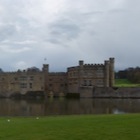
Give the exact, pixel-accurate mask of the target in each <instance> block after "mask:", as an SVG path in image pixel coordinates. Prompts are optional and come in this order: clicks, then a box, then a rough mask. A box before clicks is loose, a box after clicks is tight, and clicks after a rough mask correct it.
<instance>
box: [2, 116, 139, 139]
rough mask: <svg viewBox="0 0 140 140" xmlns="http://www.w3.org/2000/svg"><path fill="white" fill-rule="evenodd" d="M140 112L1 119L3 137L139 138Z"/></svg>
mask: <svg viewBox="0 0 140 140" xmlns="http://www.w3.org/2000/svg"><path fill="white" fill-rule="evenodd" d="M139 132H140V114H133V115H129V114H127V115H85V116H84V115H81V116H60V117H41V118H39V119H36V118H34V117H31V118H10V121H8V118H0V139H2V140H139V139H140V133H139Z"/></svg>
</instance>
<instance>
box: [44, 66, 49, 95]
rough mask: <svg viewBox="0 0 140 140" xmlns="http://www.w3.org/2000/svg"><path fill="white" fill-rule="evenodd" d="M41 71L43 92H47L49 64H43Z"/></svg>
mask: <svg viewBox="0 0 140 140" xmlns="http://www.w3.org/2000/svg"><path fill="white" fill-rule="evenodd" d="M42 71H43V73H44V92H45V94H47V90H48V77H49V65H48V64H43V68H42Z"/></svg>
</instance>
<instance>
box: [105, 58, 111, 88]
mask: <svg viewBox="0 0 140 140" xmlns="http://www.w3.org/2000/svg"><path fill="white" fill-rule="evenodd" d="M104 65H105V81H104V86H105V87H109V85H110V82H109V81H110V75H109V73H110V71H109V69H110V62H109V61H107V60H106V61H105V62H104Z"/></svg>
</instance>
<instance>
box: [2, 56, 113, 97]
mask: <svg viewBox="0 0 140 140" xmlns="http://www.w3.org/2000/svg"><path fill="white" fill-rule="evenodd" d="M113 83H114V58H110V59H109V60H107V61H105V62H104V64H84V61H79V65H78V66H74V67H69V68H67V72H57V73H53V72H49V65H48V64H44V65H43V68H42V70H38V69H27V70H23V71H19V70H18V71H17V72H1V73H0V96H1V97H10V96H11V95H13V94H21V95H26V94H27V93H30V92H31V93H33V92H34V93H37V92H44V94H45V96H49V95H53V96H64V95H66V94H67V93H82V91H81V89H83V91H84V90H85V89H86V88H87V87H90V89H92V88H94V87H112V86H113ZM87 90H88V89H87Z"/></svg>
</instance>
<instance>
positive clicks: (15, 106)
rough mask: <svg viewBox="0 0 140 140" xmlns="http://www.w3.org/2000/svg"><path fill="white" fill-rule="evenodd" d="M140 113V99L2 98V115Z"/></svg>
mask: <svg viewBox="0 0 140 140" xmlns="http://www.w3.org/2000/svg"><path fill="white" fill-rule="evenodd" d="M123 113H140V99H96V98H94V99H91V98H89V99H65V98H60V99H54V98H48V99H47V100H40V99H38V100H13V99H0V116H6V117H10V116H49V115H73V114H76V115H77V114H78V115H79V114H123Z"/></svg>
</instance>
